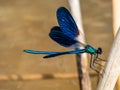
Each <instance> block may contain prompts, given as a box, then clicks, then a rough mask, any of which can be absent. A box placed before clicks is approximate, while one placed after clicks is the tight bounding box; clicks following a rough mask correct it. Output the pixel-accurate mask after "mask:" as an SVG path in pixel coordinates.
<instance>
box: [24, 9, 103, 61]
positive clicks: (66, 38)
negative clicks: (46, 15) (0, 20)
mask: <svg viewBox="0 0 120 90" xmlns="http://www.w3.org/2000/svg"><path fill="white" fill-rule="evenodd" d="M56 15H57V20H58V24H59V26H54V27H53V28H52V29H51V31H50V33H49V36H50V38H51V39H52V40H54V41H55V42H57V43H58V44H60V45H62V46H64V47H73V48H75V50H71V51H65V52H48V51H35V50H29V49H25V50H24V52H26V53H31V54H46V56H44V58H50V57H55V56H59V55H65V54H78V53H79V54H81V53H89V54H90V55H91V60H92V56H94V60H95V59H98V54H101V53H102V49H101V48H98V49H94V48H93V47H92V46H91V45H87V44H83V43H81V41H79V39H77V38H78V36H79V35H80V34H81V33H80V31H79V30H78V27H77V25H76V23H75V20H74V19H73V17H72V15H71V14H70V12H69V11H68V10H67V9H66V8H64V7H60V8H58V10H57V12H56ZM80 45H83V46H84V47H85V48H84V49H76V48H79V47H80ZM78 46H79V47H78Z"/></svg>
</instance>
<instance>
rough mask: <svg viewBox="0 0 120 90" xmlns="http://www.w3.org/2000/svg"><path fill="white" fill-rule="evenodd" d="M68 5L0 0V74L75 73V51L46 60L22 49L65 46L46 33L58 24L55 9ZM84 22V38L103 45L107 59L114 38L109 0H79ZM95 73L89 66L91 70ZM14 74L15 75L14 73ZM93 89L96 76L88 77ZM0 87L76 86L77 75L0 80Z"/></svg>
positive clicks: (67, 89)
mask: <svg viewBox="0 0 120 90" xmlns="http://www.w3.org/2000/svg"><path fill="white" fill-rule="evenodd" d="M60 6H65V7H67V8H68V3H67V1H63V0H0V75H3V76H8V78H9V76H11V75H13V77H14V76H15V75H17V76H22V75H26V74H27V75H29V74H30V75H31V74H53V73H72V74H76V73H77V68H76V61H75V56H74V55H65V56H60V57H55V58H52V59H48V60H45V59H43V58H42V57H43V55H31V54H27V53H24V52H22V51H23V49H34V50H46V51H64V50H68V49H66V48H64V47H62V46H60V45H58V44H56V43H55V42H54V41H52V40H51V39H50V38H49V36H48V34H49V31H50V29H51V27H53V26H54V25H57V20H56V15H55V12H56V9H57V8H58V7H60ZM81 7H82V17H83V24H84V29H85V33H86V38H87V41H88V42H89V43H90V44H91V45H93V46H94V47H101V48H102V49H103V55H102V56H101V57H102V58H104V59H106V58H107V56H108V53H109V51H110V47H111V45H112V42H113V34H112V13H111V12H112V9H111V2H110V1H109V0H106V1H104V0H99V1H97V0H90V1H89V0H81ZM93 73H94V74H96V73H95V72H94V71H92V70H91V74H93ZM14 78H15V77H14ZM91 81H92V83H94V84H92V87H93V90H95V88H96V84H97V76H94V77H93V76H92V77H91ZM0 90H79V84H78V79H77V78H72V79H45V80H23V79H20V80H11V79H10V80H9V79H6V80H5V81H4V80H0Z"/></svg>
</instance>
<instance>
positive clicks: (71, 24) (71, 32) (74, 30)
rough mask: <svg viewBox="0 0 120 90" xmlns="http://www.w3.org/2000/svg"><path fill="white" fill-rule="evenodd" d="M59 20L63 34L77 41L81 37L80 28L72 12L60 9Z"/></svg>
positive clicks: (58, 11) (58, 12)
mask: <svg viewBox="0 0 120 90" xmlns="http://www.w3.org/2000/svg"><path fill="white" fill-rule="evenodd" d="M57 20H58V23H59V25H60V28H61V30H62V32H63V33H64V34H65V35H67V36H68V37H70V38H72V39H75V38H76V37H77V36H78V35H79V31H78V27H77V25H76V23H75V21H74V19H73V17H72V15H71V14H70V12H69V11H68V10H67V9H66V8H64V7H60V8H58V10H57Z"/></svg>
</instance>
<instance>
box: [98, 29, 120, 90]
mask: <svg viewBox="0 0 120 90" xmlns="http://www.w3.org/2000/svg"><path fill="white" fill-rule="evenodd" d="M119 74H120V28H119V31H118V33H117V35H116V37H115V40H114V43H113V46H112V48H111V52H110V54H109V57H108V60H107V63H106V66H105V70H104V72H103V75H102V77H101V80H100V82H99V84H98V87H97V90H113V89H114V86H115V83H116V81H117V78H118V76H119Z"/></svg>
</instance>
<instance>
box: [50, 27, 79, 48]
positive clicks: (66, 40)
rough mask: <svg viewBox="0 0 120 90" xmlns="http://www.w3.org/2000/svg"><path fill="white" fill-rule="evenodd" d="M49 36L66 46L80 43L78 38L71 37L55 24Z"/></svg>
mask: <svg viewBox="0 0 120 90" xmlns="http://www.w3.org/2000/svg"><path fill="white" fill-rule="evenodd" d="M49 36H50V37H51V39H53V40H54V41H56V42H57V43H59V44H60V45H62V46H64V47H70V46H72V45H74V44H76V43H78V42H77V40H74V39H71V38H70V37H69V36H67V35H65V34H64V33H63V32H62V30H61V29H60V27H58V26H55V27H53V28H52V29H51V31H50V33H49Z"/></svg>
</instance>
